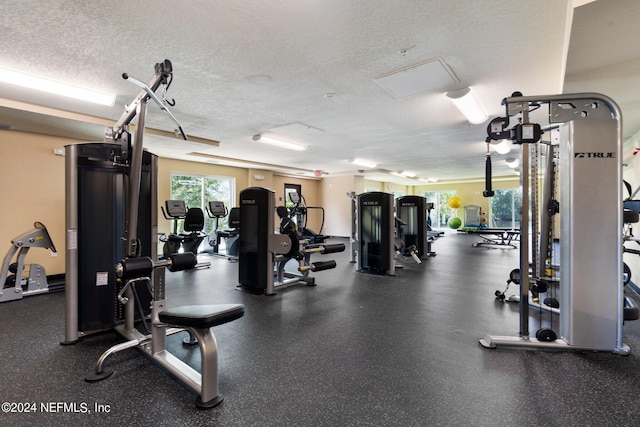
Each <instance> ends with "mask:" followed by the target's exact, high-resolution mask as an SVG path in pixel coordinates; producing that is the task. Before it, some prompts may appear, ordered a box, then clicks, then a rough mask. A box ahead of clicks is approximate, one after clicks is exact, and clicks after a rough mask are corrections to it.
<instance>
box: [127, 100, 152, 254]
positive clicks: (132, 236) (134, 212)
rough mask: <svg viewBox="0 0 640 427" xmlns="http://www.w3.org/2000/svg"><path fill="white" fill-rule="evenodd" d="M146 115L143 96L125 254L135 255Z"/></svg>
mask: <svg viewBox="0 0 640 427" xmlns="http://www.w3.org/2000/svg"><path fill="white" fill-rule="evenodd" d="M146 115H147V99H146V98H143V99H141V100H140V103H139V104H138V106H137V116H138V125H137V126H136V137H135V140H134V141H133V142H134V145H133V156H132V158H131V172H130V175H129V226H128V227H127V229H128V233H127V236H126V238H127V256H129V257H135V256H137V254H138V252H139V248H138V241H137V240H138V205H139V199H140V176H141V174H142V148H143V147H142V138H143V135H144V122H145V118H146Z"/></svg>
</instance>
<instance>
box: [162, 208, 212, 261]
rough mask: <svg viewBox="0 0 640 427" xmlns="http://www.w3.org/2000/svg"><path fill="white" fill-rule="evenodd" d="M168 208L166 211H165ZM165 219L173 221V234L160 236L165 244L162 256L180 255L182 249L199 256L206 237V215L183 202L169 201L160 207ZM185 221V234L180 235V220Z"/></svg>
mask: <svg viewBox="0 0 640 427" xmlns="http://www.w3.org/2000/svg"><path fill="white" fill-rule="evenodd" d="M165 208H166V209H165ZM160 209H161V210H162V215H164V217H165V219H167V220H169V221H173V232H172V233H171V234H170V235H169V236H166V235H162V236H160V241H161V242H164V247H163V248H162V254H163V255H164V257H165V258H167V257H168V256H169V255H171V254H175V253H178V251H179V250H180V247H181V246H182V248H183V249H184V251H185V252H193V253H194V254H195V255H197V254H198V247H199V246H200V243H202V241H203V240H204V238H205V237H206V235H205V234H204V233H203V232H202V230H203V229H204V214H203V213H202V209H200V208H188V209H187V206H186V205H185V203H184V201H183V200H167V201H166V202H165V207H164V208H163V207H162V206H161V207H160ZM181 219H182V220H184V224H183V227H182V228H183V230H184V233H178V220H181Z"/></svg>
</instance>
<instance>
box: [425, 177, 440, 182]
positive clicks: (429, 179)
mask: <svg viewBox="0 0 640 427" xmlns="http://www.w3.org/2000/svg"><path fill="white" fill-rule="evenodd" d="M427 181H429V182H438V178H427Z"/></svg>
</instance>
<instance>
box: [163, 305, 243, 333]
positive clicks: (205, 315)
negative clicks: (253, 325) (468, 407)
mask: <svg viewBox="0 0 640 427" xmlns="http://www.w3.org/2000/svg"><path fill="white" fill-rule="evenodd" d="M242 316H244V305H242V304H213V305H183V306H180V307H175V308H171V309H168V310H164V311H163V312H161V313H160V314H159V315H158V318H159V319H160V321H161V322H162V323H166V324H169V325H174V326H183V327H193V328H210V327H212V326H216V325H222V324H223V323H227V322H231V321H232V320H236V319H239V318H241V317H242Z"/></svg>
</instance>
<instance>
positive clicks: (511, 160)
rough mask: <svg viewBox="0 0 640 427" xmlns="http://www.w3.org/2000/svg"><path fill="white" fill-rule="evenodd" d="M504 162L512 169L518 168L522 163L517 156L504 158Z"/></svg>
mask: <svg viewBox="0 0 640 427" xmlns="http://www.w3.org/2000/svg"><path fill="white" fill-rule="evenodd" d="M504 162H505V163H506V164H507V166H509V167H510V168H511V169H514V168H517V167H518V166H519V165H520V159H516V158H515V157H509V158H508V159H504Z"/></svg>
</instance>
